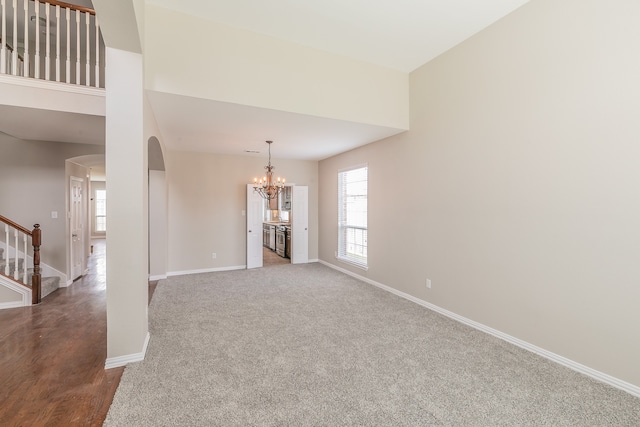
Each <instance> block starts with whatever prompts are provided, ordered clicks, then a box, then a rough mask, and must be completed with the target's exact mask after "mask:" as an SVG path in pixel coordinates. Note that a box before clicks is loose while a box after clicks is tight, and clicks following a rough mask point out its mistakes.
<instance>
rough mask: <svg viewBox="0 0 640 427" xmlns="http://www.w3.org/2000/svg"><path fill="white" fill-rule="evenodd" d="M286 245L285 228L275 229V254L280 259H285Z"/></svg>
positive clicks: (281, 226) (282, 226) (280, 226)
mask: <svg viewBox="0 0 640 427" xmlns="http://www.w3.org/2000/svg"><path fill="white" fill-rule="evenodd" d="M286 245H287V228H286V227H285V226H284V225H279V226H278V227H276V253H277V254H278V255H280V256H281V257H283V258H284V257H285V250H286Z"/></svg>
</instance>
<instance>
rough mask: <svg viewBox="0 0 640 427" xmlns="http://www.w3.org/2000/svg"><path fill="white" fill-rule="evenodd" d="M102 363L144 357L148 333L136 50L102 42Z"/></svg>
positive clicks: (143, 149) (143, 146)
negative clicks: (104, 303)
mask: <svg viewBox="0 0 640 427" xmlns="http://www.w3.org/2000/svg"><path fill="white" fill-rule="evenodd" d="M106 56H107V61H108V63H109V67H108V68H107V72H106V83H105V90H106V150H105V151H106V175H107V194H108V195H109V203H107V230H109V232H108V237H107V367H111V366H117V364H118V363H120V361H122V360H124V359H127V360H135V359H141V358H143V357H144V350H145V343H146V339H147V336H148V323H147V301H148V271H149V269H148V262H149V257H148V218H149V216H148V164H147V163H148V160H147V157H148V156H147V143H146V141H145V140H144V127H143V123H144V86H143V73H142V55H141V54H137V53H132V52H127V51H122V50H119V49H113V48H107V50H106Z"/></svg>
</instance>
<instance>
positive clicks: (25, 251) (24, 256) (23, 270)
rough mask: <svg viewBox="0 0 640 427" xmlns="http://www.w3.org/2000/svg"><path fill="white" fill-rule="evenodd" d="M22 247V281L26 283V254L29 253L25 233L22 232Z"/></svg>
mask: <svg viewBox="0 0 640 427" xmlns="http://www.w3.org/2000/svg"><path fill="white" fill-rule="evenodd" d="M22 240H23V243H24V244H23V245H22V246H23V247H24V255H23V256H22V282H24V283H27V254H28V253H29V252H28V250H27V234H26V233H22Z"/></svg>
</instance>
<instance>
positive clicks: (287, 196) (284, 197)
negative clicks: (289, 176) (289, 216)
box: [279, 187, 291, 211]
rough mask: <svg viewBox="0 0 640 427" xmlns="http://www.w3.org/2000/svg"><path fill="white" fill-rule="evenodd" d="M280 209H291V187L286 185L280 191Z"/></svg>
mask: <svg viewBox="0 0 640 427" xmlns="http://www.w3.org/2000/svg"><path fill="white" fill-rule="evenodd" d="M279 199H280V210H281V211H290V210H291V187H284V188H283V189H282V192H281V193H280V197H279Z"/></svg>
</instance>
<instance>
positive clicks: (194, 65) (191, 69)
mask: <svg viewBox="0 0 640 427" xmlns="http://www.w3.org/2000/svg"><path fill="white" fill-rule="evenodd" d="M145 16H146V21H145V31H146V38H145V40H146V45H145V67H146V68H145V87H146V88H147V89H151V90H154V91H159V92H167V93H174V94H178V95H185V96H193V97H198V98H206V99H213V100H217V101H224V102H232V103H235V104H242V105H249V106H254V107H261V108H269V109H273V110H279V111H288V112H294V113H301V114H308V115H311V116H319V117H328V118H333V119H339V120H346V121H351V122H356V123H365V124H372V125H379V126H385V127H390V128H397V129H407V126H408V124H409V103H408V99H409V98H408V96H409V91H408V87H409V79H408V75H407V73H403V72H400V71H397V70H391V69H388V68H384V67H381V66H377V65H373V64H369V63H366V62H362V61H356V60H353V59H350V58H346V57H343V56H339V55H333V54H330V53H327V52H324V51H321V50H316V49H312V48H308V47H303V46H301V45H297V44H294V43H290V42H285V41H282V40H279V39H276V38H273V37H268V36H264V35H260V34H257V33H254V32H251V31H245V30H239V29H235V28H231V27H226V26H224V25H222V24H219V23H215V22H213V21H209V20H203V19H201V18H199V17H195V16H191V15H185V14H181V13H178V12H175V11H171V10H167V9H163V8H160V7H156V6H152V5H150V4H149V3H147V5H146V9H145ZM212 19H213V20H215V17H212ZM168 28H170V29H171V31H167V29H168ZM178 53H179V55H178Z"/></svg>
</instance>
